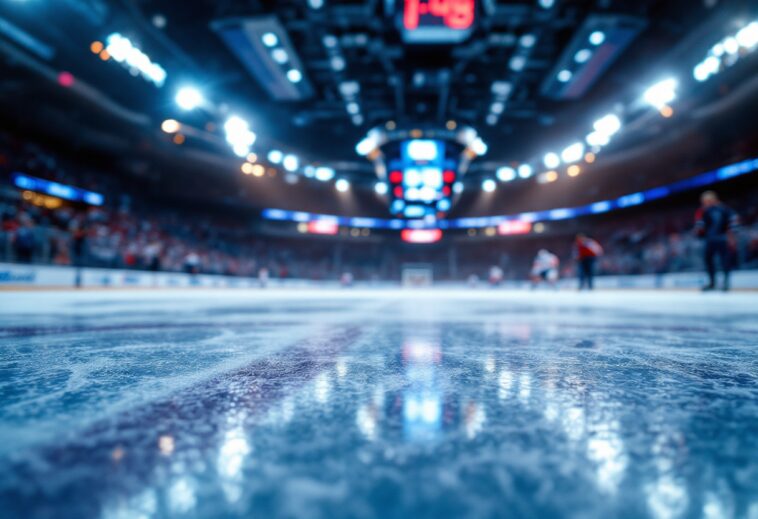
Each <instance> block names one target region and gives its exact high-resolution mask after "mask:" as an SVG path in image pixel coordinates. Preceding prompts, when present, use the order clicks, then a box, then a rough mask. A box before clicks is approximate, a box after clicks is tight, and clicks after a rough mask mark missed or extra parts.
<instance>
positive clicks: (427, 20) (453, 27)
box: [388, 0, 476, 44]
mask: <svg viewBox="0 0 758 519" xmlns="http://www.w3.org/2000/svg"><path fill="white" fill-rule="evenodd" d="M388 4H390V5H391V4H395V2H391V1H390V0H388ZM395 10H396V13H395V16H396V19H397V20H398V26H399V28H400V31H401V33H402V37H403V41H405V42H406V43H431V44H436V43H442V44H445V43H448V44H452V43H459V42H461V41H463V40H465V39H466V38H468V36H469V35H470V34H471V31H472V29H473V26H474V23H475V22H476V0H400V1H399V2H397V3H396V6H395Z"/></svg>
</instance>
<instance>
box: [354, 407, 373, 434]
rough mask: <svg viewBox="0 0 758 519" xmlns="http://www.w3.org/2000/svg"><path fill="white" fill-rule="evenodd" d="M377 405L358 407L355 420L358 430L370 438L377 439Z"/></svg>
mask: <svg viewBox="0 0 758 519" xmlns="http://www.w3.org/2000/svg"><path fill="white" fill-rule="evenodd" d="M376 415H377V411H376V407H374V406H371V405H362V406H360V407H359V408H358V413H357V415H356V417H355V422H356V424H357V425H358V430H359V431H361V433H362V434H363V435H364V436H365V437H366V438H367V439H369V440H375V439H376V422H377V419H376Z"/></svg>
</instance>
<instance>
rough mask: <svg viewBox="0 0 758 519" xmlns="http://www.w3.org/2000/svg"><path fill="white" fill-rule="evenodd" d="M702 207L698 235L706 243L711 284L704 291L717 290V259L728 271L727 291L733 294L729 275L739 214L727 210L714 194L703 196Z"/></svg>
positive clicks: (705, 257)
mask: <svg viewBox="0 0 758 519" xmlns="http://www.w3.org/2000/svg"><path fill="white" fill-rule="evenodd" d="M700 203H701V207H700V209H698V211H697V213H695V232H696V233H697V235H698V236H699V237H700V238H702V239H703V240H704V241H705V250H704V259H705V268H706V269H707V271H708V280H709V281H708V284H707V285H705V286H704V287H703V290H704V291H707V290H714V289H715V288H716V258H718V260H719V263H720V264H721V270H723V271H724V285H723V290H724V291H727V290H729V272H730V271H731V269H732V256H733V254H732V250H731V247H730V238H731V231H732V230H733V229H734V228H735V227H736V226H737V225H738V224H739V218H738V217H737V213H735V212H734V211H733V210H731V209H730V208H729V207H727V206H725V205H724V204H722V203H721V201H720V200H719V197H718V195H717V194H716V193H715V192H713V191H706V192H705V193H703V194H702V195H701V196H700Z"/></svg>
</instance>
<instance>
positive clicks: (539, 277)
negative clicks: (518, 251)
mask: <svg viewBox="0 0 758 519" xmlns="http://www.w3.org/2000/svg"><path fill="white" fill-rule="evenodd" d="M560 264H561V261H560V260H559V259H558V256H556V255H555V254H553V253H552V252H550V251H549V250H547V249H540V251H539V252H538V253H537V256H535V258H534V262H533V263H532V275H531V278H532V288H533V289H534V288H537V285H539V284H540V283H541V282H543V281H545V282H547V283H548V284H549V285H550V286H551V287H553V288H555V286H556V283H557V281H558V267H559V266H560Z"/></svg>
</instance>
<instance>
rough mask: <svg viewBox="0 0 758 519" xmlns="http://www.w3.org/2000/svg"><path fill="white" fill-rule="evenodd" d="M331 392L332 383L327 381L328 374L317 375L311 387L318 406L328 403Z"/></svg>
mask: <svg viewBox="0 0 758 519" xmlns="http://www.w3.org/2000/svg"><path fill="white" fill-rule="evenodd" d="M331 392H332V383H331V380H329V374H328V373H319V374H318V376H316V380H315V381H314V385H313V395H314V396H315V397H316V401H317V402H318V403H319V404H325V403H327V402H328V401H329V396H330V395H331Z"/></svg>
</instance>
